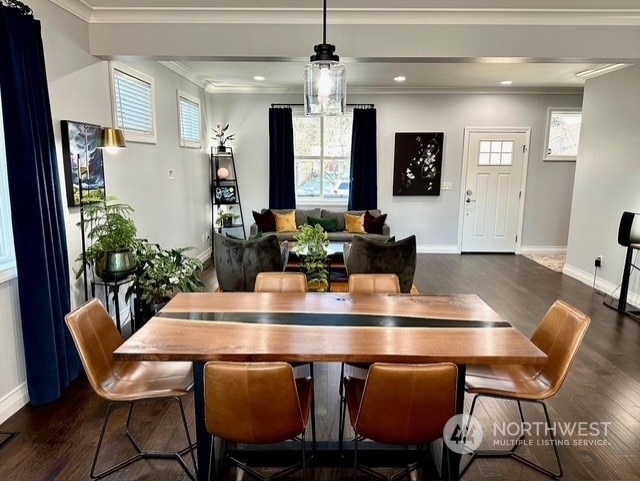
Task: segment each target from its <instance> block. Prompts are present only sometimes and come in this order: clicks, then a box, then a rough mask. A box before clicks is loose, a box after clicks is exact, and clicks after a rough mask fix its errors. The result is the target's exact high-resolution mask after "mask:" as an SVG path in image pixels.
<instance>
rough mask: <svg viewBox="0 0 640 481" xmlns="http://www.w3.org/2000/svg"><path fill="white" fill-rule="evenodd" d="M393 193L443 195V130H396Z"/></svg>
mask: <svg viewBox="0 0 640 481" xmlns="http://www.w3.org/2000/svg"><path fill="white" fill-rule="evenodd" d="M395 142H396V143H395V155H394V163H393V195H440V182H441V178H442V146H443V142H444V132H396V139H395Z"/></svg>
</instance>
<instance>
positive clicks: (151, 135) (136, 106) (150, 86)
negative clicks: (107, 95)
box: [111, 63, 156, 143]
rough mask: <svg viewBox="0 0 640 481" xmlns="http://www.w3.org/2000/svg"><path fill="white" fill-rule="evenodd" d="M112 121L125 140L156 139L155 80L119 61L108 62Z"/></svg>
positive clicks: (145, 140) (153, 141) (142, 140)
mask: <svg viewBox="0 0 640 481" xmlns="http://www.w3.org/2000/svg"><path fill="white" fill-rule="evenodd" d="M111 71H112V72H111V82H112V92H113V121H114V124H115V126H116V128H119V129H122V130H124V135H125V138H126V139H127V140H131V141H133V142H149V143H156V120H155V82H154V80H153V78H152V77H149V76H148V75H145V74H143V73H140V72H137V71H136V70H133V69H131V68H129V67H126V66H124V65H121V64H116V63H114V64H112V65H111Z"/></svg>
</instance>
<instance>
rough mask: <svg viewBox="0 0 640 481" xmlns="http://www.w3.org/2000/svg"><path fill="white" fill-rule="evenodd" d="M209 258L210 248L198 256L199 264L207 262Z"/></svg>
mask: <svg viewBox="0 0 640 481" xmlns="http://www.w3.org/2000/svg"><path fill="white" fill-rule="evenodd" d="M210 257H211V247H209V248H208V249H207V250H206V251H204V252H203V253H202V254H200V255H199V256H198V259H199V260H200V262H207V261H208V260H209V258H210Z"/></svg>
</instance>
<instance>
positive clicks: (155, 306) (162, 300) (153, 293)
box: [125, 243, 204, 328]
mask: <svg viewBox="0 0 640 481" xmlns="http://www.w3.org/2000/svg"><path fill="white" fill-rule="evenodd" d="M191 249H192V248H191V247H180V248H176V249H163V248H162V247H160V245H159V244H150V243H142V244H141V245H140V246H139V248H138V249H137V251H136V260H137V264H138V267H137V270H136V280H135V282H134V283H133V284H131V285H130V286H129V288H128V289H127V292H126V295H125V299H126V300H127V301H128V300H129V299H130V297H131V296H132V295H133V294H135V296H136V300H137V301H136V302H137V303H138V306H137V309H136V313H137V314H138V315H141V319H140V320H138V319H136V324H137V325H136V328H139V327H141V326H142V324H144V322H146V321H147V320H148V319H149V318H151V317H152V316H153V315H155V314H156V313H157V312H158V311H159V310H160V309H161V308H162V307H163V306H164V305H165V304H166V303H167V302H168V301H169V300H170V299H171V297H172V296H173V295H174V294H175V293H176V292H178V291H183V292H198V291H202V290H204V283H203V282H202V280H201V279H200V273H201V272H202V269H203V265H202V262H201V261H200V260H199V259H196V258H194V257H190V256H188V255H186V254H185V253H186V252H187V251H189V250H191Z"/></svg>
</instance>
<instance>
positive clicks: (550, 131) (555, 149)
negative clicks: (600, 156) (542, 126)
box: [544, 108, 582, 161]
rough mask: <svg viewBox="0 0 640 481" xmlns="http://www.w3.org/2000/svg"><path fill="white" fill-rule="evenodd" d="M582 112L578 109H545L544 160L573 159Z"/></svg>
mask: <svg viewBox="0 0 640 481" xmlns="http://www.w3.org/2000/svg"><path fill="white" fill-rule="evenodd" d="M581 124H582V112H581V111H580V110H578V109H555V108H549V109H548V110H547V131H546V140H545V157H544V160H545V161H554V160H555V161H575V160H576V158H577V156H578V144H579V142H580V125H581Z"/></svg>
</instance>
